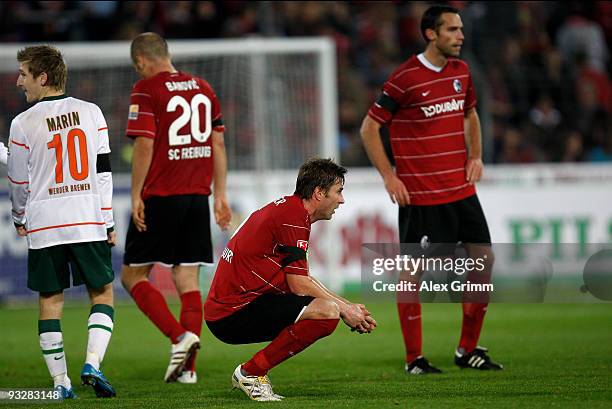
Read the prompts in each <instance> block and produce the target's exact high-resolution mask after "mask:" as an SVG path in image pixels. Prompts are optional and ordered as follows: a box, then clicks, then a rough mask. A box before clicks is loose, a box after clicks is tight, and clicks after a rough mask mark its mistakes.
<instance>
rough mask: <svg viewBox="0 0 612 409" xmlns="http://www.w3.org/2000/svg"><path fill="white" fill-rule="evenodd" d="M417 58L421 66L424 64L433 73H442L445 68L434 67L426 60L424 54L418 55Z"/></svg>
mask: <svg viewBox="0 0 612 409" xmlns="http://www.w3.org/2000/svg"><path fill="white" fill-rule="evenodd" d="M417 58H418V59H419V61H420V62H421V64H423V65H424V66H425V67H427V68H429V69H430V70H432V71H435V72H440V71H442V68H444V67H438V66H437V65H433V64H432V63H430V62H429V60H428V59H427V58H425V54H424V53H421V54H419V55H417Z"/></svg>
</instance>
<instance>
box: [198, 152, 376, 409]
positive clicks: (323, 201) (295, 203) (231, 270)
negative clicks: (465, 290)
mask: <svg viewBox="0 0 612 409" xmlns="http://www.w3.org/2000/svg"><path fill="white" fill-rule="evenodd" d="M345 173H346V169H344V168H343V167H341V166H338V165H337V164H335V163H334V162H332V161H331V160H330V159H311V160H309V161H307V162H306V163H304V164H303V165H302V167H301V168H300V171H299V174H298V178H297V183H296V189H295V193H294V194H293V195H292V196H285V197H282V198H280V199H278V200H276V201H274V202H272V203H270V204H268V205H267V206H264V207H263V208H261V209H259V210H257V211H256V212H254V213H253V214H251V215H250V216H249V218H248V219H247V220H246V221H245V222H244V223H243V224H242V226H241V227H240V228H239V229H238V230H237V231H236V232H235V233H234V235H233V236H232V238H231V239H230V241H229V243H228V244H227V247H226V248H225V250H224V251H223V255H222V256H221V259H220V260H219V265H218V266H217V271H216V272H215V277H214V279H213V282H212V284H211V287H210V292H209V293H208V298H207V299H206V303H205V304H204V315H205V319H206V324H207V325H208V327H209V329H210V331H211V332H212V333H213V334H214V335H215V336H216V337H217V338H219V339H220V340H221V341H223V342H225V343H228V344H249V343H255V342H264V341H272V342H271V343H270V344H268V346H267V347H265V348H264V349H262V350H261V351H259V352H257V353H256V354H255V355H254V356H253V357H252V358H251V359H250V360H249V361H248V362H246V363H244V364H242V365H238V367H237V368H236V369H235V370H234V373H233V375H232V384H233V385H234V387H236V388H240V389H241V390H242V391H244V392H245V393H246V394H247V396H249V397H250V398H251V399H253V400H257V401H277V400H280V399H282V396H280V395H277V394H275V393H274V392H273V391H272V386H271V385H270V381H269V380H268V377H267V373H268V371H269V370H270V369H272V368H273V367H275V366H276V365H278V364H280V363H281V362H283V361H284V360H286V359H288V358H290V357H291V356H293V355H295V354H297V353H299V352H301V351H303V350H304V349H305V348H307V347H308V346H310V345H311V344H313V343H314V342H315V341H317V340H318V339H321V338H323V337H325V336H327V335H329V334H331V333H332V332H333V331H334V329H335V328H336V326H337V325H338V322H339V320H340V319H342V320H343V321H344V322H345V323H346V324H347V325H348V326H349V327H351V328H353V329H355V330H356V331H358V332H361V333H364V332H371V331H372V330H373V329H374V328H375V327H376V321H375V320H374V318H372V316H371V315H370V313H369V312H368V310H367V309H366V308H365V307H364V306H363V305H361V304H353V303H351V302H349V301H347V300H345V299H344V298H342V297H340V296H338V295H336V294H334V293H332V292H331V291H329V290H328V289H327V288H325V287H324V286H323V285H322V284H321V283H320V282H319V281H318V280H317V279H315V278H313V277H311V276H310V275H309V272H308V262H307V260H306V251H307V250H308V240H309V238H310V226H311V224H312V223H314V222H316V221H318V220H330V219H331V218H332V215H333V214H334V211H335V209H337V208H338V206H340V205H341V204H342V203H344V198H343V196H342V190H343V186H344V174H345Z"/></svg>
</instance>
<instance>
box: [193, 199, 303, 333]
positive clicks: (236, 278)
mask: <svg viewBox="0 0 612 409" xmlns="http://www.w3.org/2000/svg"><path fill="white" fill-rule="evenodd" d="M309 238H310V217H309V216H308V212H307V211H306V209H305V208H304V205H303V204H302V200H301V199H300V198H299V197H298V196H295V195H293V196H285V197H283V198H280V199H278V200H276V201H274V202H272V203H270V204H268V205H266V206H265V207H263V208H261V209H259V210H257V211H256V212H254V213H253V214H251V216H249V218H248V219H247V220H246V221H245V222H244V223H243V224H242V226H241V227H239V229H238V230H237V231H236V233H234V236H232V238H231V239H230V241H229V242H228V244H227V247H226V248H225V250H224V251H223V254H222V256H221V259H220V260H219V265H218V266H217V270H216V272H215V277H214V279H213V282H212V284H211V287H210V291H209V293H208V298H207V300H206V303H205V304H204V315H205V318H206V320H207V321H217V320H219V319H221V318H225V317H227V316H229V315H231V314H233V313H235V312H236V311H238V310H240V309H241V308H243V307H244V306H246V305H248V304H249V303H250V302H251V301H253V300H254V299H256V298H257V297H259V296H260V295H262V294H285V293H289V292H291V291H290V289H289V287H288V285H287V281H286V276H285V275H286V274H298V275H308V262H307V261H306V260H305V259H301V260H298V261H294V262H292V263H290V264H289V265H287V266H286V267H282V264H283V259H284V258H285V257H286V256H287V254H286V253H283V252H281V251H280V249H279V246H291V247H298V248H300V249H302V250H305V251H306V250H307V249H308V240H309Z"/></svg>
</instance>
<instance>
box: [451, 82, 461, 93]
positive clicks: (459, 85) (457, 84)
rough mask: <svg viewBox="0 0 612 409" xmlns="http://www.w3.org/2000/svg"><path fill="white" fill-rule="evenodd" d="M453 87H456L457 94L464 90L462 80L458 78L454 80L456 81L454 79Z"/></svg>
mask: <svg viewBox="0 0 612 409" xmlns="http://www.w3.org/2000/svg"><path fill="white" fill-rule="evenodd" d="M453 88H454V89H455V92H456V93H457V94H458V93H460V92H461V90H462V87H461V81H459V80H457V79H456V80H454V81H453Z"/></svg>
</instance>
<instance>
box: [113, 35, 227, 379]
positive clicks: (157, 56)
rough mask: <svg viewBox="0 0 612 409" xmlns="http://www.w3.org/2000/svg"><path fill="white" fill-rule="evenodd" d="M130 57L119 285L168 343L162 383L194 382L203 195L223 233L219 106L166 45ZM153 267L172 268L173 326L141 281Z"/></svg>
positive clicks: (140, 41)
mask: <svg viewBox="0 0 612 409" xmlns="http://www.w3.org/2000/svg"><path fill="white" fill-rule="evenodd" d="M131 56H132V61H133V63H134V67H135V69H136V71H137V72H138V74H139V75H140V76H141V77H143V79H142V80H140V81H138V82H137V83H136V84H135V85H134V88H133V90H132V95H131V100H130V110H129V117H128V125H127V131H126V133H127V136H128V137H130V138H133V139H135V142H134V156H133V159H132V219H131V222H130V226H129V229H128V233H127V238H126V245H125V256H124V265H123V269H122V271H121V281H122V283H123V286H124V287H125V289H126V290H127V291H128V292H129V293H130V294H131V296H132V298H134V301H135V302H136V304H137V305H138V308H140V309H141V310H142V311H143V312H144V313H145V314H146V315H147V316H148V317H149V319H150V320H151V321H153V323H154V324H155V325H156V326H157V327H158V328H159V329H160V330H161V331H162V332H163V333H164V335H166V336H167V337H168V338H170V340H171V341H172V349H171V356H170V364H169V365H168V369H167V370H166V374H165V376H164V380H165V381H166V382H174V381H179V382H181V383H195V382H196V380H197V378H196V373H195V353H196V350H197V349H198V348H199V346H200V340H199V335H200V332H201V329H202V298H201V294H200V290H199V280H198V273H199V268H200V265H203V264H210V263H212V261H213V259H212V244H211V237H210V224H209V223H210V222H209V220H210V215H209V208H208V196H209V195H210V193H211V188H210V184H211V180H212V181H213V188H214V214H215V219H216V222H217V224H218V225H219V227H221V228H222V229H225V228H227V226H228V224H229V222H230V219H231V210H230V208H229V206H228V204H227V199H226V196H225V183H226V182H225V179H226V173H227V159H226V154H225V146H224V142H223V131H224V127H223V121H222V118H221V108H220V106H219V101H218V100H217V96H216V95H215V93H214V91H213V90H212V88H211V87H210V85H209V84H208V83H207V82H206V81H204V80H203V79H201V78H198V77H194V76H192V75H189V74H187V73H184V72H180V71H177V70H176V69H175V68H174V67H173V65H172V62H171V59H170V54H169V53H168V45H167V43H166V41H165V40H164V39H163V38H161V37H160V36H159V35H157V34H155V33H144V34H140V35H139V36H137V37H136V38H135V39H134V40H133V41H132V45H131ZM154 263H161V264H163V265H166V266H168V267H172V277H173V279H174V283H175V284H176V288H177V290H178V293H179V295H180V299H181V313H180V320H179V321H177V320H176V319H175V318H174V316H173V315H172V313H171V312H170V310H169V309H168V305H167V304H166V301H165V300H164V298H163V296H162V294H161V293H160V292H159V290H158V289H157V288H155V287H153V286H152V285H151V283H150V282H149V280H148V276H149V273H150V272H151V267H152V266H153V264H154Z"/></svg>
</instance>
